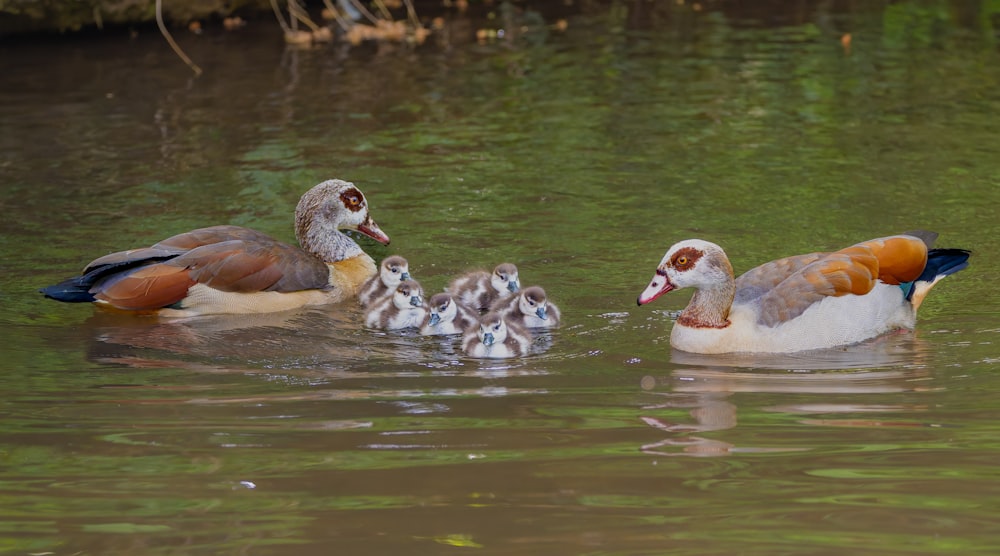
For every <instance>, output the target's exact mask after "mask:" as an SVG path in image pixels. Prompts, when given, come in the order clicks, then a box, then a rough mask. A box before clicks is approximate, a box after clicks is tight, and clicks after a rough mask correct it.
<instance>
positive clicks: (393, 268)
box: [358, 255, 410, 307]
mask: <svg viewBox="0 0 1000 556" xmlns="http://www.w3.org/2000/svg"><path fill="white" fill-rule="evenodd" d="M409 279H410V263H408V262H407V261H406V259H404V258H403V257H400V256H399V255H393V256H391V257H386V258H385V260H383V261H382V264H380V265H379V270H378V274H376V275H375V276H372V277H371V278H369V279H368V280H367V281H366V282H365V283H364V284H362V285H361V291H360V292H358V303H360V304H361V306H362V307H368V306H369V305H371V304H372V303H374V302H375V301H377V300H378V299H379V298H381V297H383V296H384V295H386V294H388V293H389V292H391V291H392V290H394V289H396V286H398V285H399V283H400V282H402V281H403V280H409Z"/></svg>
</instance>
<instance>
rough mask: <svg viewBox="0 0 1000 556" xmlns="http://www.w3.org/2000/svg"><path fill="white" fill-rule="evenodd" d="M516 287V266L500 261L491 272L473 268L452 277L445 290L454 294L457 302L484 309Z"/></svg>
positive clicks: (514, 290)
mask: <svg viewBox="0 0 1000 556" xmlns="http://www.w3.org/2000/svg"><path fill="white" fill-rule="evenodd" d="M518 288H519V285H518V281H517V267H516V266H514V265H513V264H511V263H502V264H499V265H497V267H496V268H494V269H493V272H492V273H489V272H486V271H485V270H475V271H472V272H469V273H467V274H463V275H462V276H459V277H458V278H456V279H454V280H453V281H452V282H451V284H449V285H448V287H447V288H445V291H447V292H448V293H450V294H452V295H453V296H455V299H457V300H458V301H459V303H464V304H465V305H468V306H469V307H472V308H473V309H476V310H479V311H485V310H487V309H489V308H490V305H491V304H492V303H493V302H494V301H496V300H497V299H499V298H500V297H502V296H504V295H507V294H508V293H511V292H516V291H517V290H518Z"/></svg>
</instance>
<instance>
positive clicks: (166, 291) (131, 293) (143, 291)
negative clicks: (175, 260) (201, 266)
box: [91, 264, 195, 310]
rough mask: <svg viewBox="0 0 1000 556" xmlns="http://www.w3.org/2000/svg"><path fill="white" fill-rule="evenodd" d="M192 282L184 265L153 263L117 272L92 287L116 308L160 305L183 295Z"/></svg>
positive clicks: (140, 308)
mask: <svg viewBox="0 0 1000 556" xmlns="http://www.w3.org/2000/svg"><path fill="white" fill-rule="evenodd" d="M194 284H195V281H194V280H192V279H191V275H190V274H189V273H188V271H187V269H186V268H178V267H176V266H170V265H166V264H154V265H150V266H145V267H142V268H139V269H137V270H135V271H133V272H129V273H127V274H119V275H116V276H114V277H112V278H111V279H110V280H108V281H106V282H104V283H102V284H99V285H97V286H95V287H94V288H93V290H91V291H92V292H93V293H94V297H96V298H97V299H100V300H102V301H107V302H108V303H110V304H112V305H114V306H115V307H117V308H119V309H129V310H145V309H159V308H161V307H166V306H169V305H172V304H174V303H177V302H178V301H180V300H182V299H184V297H185V296H186V295H187V292H188V289H189V288H190V287H191V286H193V285H194Z"/></svg>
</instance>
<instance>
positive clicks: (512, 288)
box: [490, 263, 520, 293]
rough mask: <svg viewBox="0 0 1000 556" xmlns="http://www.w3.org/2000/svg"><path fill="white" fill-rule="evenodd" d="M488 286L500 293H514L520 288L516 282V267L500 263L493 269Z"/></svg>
mask: <svg viewBox="0 0 1000 556" xmlns="http://www.w3.org/2000/svg"><path fill="white" fill-rule="evenodd" d="M490 284H492V285H493V289H495V290H496V291H498V292H500V293H505V292H516V291H517V290H518V288H519V287H520V286H519V284H518V281H517V267H516V266H514V265H513V264H511V263H502V264H499V265H497V267H496V268H494V269H493V274H492V275H490Z"/></svg>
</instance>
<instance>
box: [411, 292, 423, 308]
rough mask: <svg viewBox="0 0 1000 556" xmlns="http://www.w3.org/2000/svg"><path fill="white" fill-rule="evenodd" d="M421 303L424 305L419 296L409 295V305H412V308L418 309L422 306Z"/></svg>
mask: <svg viewBox="0 0 1000 556" xmlns="http://www.w3.org/2000/svg"><path fill="white" fill-rule="evenodd" d="M423 303H424V300H423V299H421V298H420V296H419V295H411V296H410V305H412V306H414V307H420V306H421V305H423Z"/></svg>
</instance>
